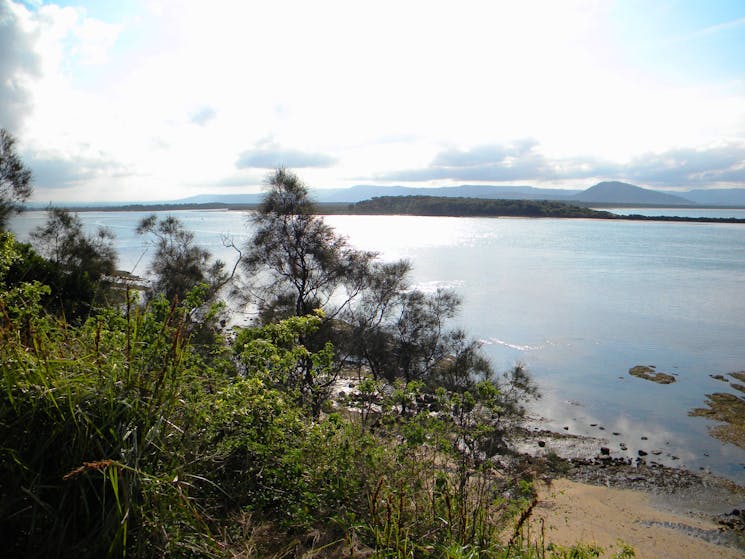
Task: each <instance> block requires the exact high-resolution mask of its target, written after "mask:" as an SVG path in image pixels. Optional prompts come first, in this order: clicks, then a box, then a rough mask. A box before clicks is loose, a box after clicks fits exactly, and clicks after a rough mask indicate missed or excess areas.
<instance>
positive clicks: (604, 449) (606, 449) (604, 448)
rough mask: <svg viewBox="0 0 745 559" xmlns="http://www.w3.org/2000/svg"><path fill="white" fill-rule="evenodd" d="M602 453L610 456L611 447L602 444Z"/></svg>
mask: <svg viewBox="0 0 745 559" xmlns="http://www.w3.org/2000/svg"><path fill="white" fill-rule="evenodd" d="M600 454H602V455H603V456H608V455H609V454H610V448H608V447H607V446H601V447H600Z"/></svg>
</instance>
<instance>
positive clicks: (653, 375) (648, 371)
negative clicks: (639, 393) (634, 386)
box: [629, 365, 675, 384]
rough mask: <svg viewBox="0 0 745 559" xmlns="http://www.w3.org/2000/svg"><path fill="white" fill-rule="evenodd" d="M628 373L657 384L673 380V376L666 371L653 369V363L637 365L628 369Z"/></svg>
mask: <svg viewBox="0 0 745 559" xmlns="http://www.w3.org/2000/svg"><path fill="white" fill-rule="evenodd" d="M629 374H630V375H631V376H632V377H638V378H642V379H644V380H649V381H652V382H656V383H657V384H672V383H673V382H675V377H674V376H673V375H669V374H667V373H660V372H658V371H656V370H655V366H654V365H637V366H635V367H631V368H630V369H629Z"/></svg>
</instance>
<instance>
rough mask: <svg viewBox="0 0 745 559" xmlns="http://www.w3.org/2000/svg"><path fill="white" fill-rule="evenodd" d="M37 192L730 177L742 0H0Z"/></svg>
mask: <svg viewBox="0 0 745 559" xmlns="http://www.w3.org/2000/svg"><path fill="white" fill-rule="evenodd" d="M0 127H2V128H5V129H7V130H8V131H10V132H11V133H12V134H13V135H14V136H15V137H16V139H17V140H18V143H17V149H18V151H19V152H20V154H21V156H22V158H23V159H24V161H25V162H26V164H27V165H28V166H29V167H30V168H31V170H32V172H33V173H34V182H35V193H34V197H33V200H34V201H37V202H44V203H46V202H91V201H101V202H104V201H121V202H132V201H160V200H175V199H180V198H184V197H187V196H191V195H195V194H205V193H216V194H234V193H243V192H259V191H261V188H262V185H263V184H264V183H265V181H266V179H267V176H268V175H269V174H270V173H271V171H272V170H273V169H275V168H277V167H280V166H281V167H286V168H289V169H292V170H293V171H295V172H296V173H297V174H298V175H299V176H300V177H301V178H302V179H303V180H304V181H305V182H306V184H308V185H309V186H310V187H312V188H339V187H347V186H352V185H357V184H376V185H407V186H450V185H458V184H493V185H529V186H538V187H544V188H546V187H548V188H553V187H555V188H587V187H590V186H592V185H593V184H595V183H597V182H599V181H602V180H623V181H626V182H630V183H633V184H636V185H639V186H643V187H648V188H655V189H659V190H669V191H681V190H687V189H694V188H731V187H745V2H743V1H742V0H732V1H724V0H707V1H706V2H703V1H699V0H618V1H612V0H606V1H592V0H562V1H560V2H557V1H555V0H519V1H518V0H515V1H507V0H503V1H498V0H483V1H469V0H459V1H458V2H455V1H449V2H441V1H438V0H428V1H418V0H408V1H403V0H395V1H388V0H376V1H375V2H350V1H348V0H339V1H326V0H314V1H312V2H308V1H307V0H306V1H283V0H273V1H271V2H259V1H248V0H236V1H229V0H211V1H210V2H205V1H203V0H200V1H190V0H149V1H146V0H142V1H138V0H77V1H76V0H65V1H58V2H47V1H41V0H26V1H12V0H0Z"/></svg>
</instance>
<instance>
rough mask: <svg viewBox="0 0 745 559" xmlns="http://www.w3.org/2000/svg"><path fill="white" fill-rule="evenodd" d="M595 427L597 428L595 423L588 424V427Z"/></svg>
mask: <svg viewBox="0 0 745 559" xmlns="http://www.w3.org/2000/svg"><path fill="white" fill-rule="evenodd" d="M597 426H598V424H597V423H590V427H597Z"/></svg>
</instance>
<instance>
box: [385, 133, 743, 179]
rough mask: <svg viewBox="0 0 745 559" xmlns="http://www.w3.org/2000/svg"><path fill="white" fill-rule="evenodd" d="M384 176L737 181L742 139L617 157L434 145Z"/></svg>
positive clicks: (521, 144) (528, 146) (533, 147)
mask: <svg viewBox="0 0 745 559" xmlns="http://www.w3.org/2000/svg"><path fill="white" fill-rule="evenodd" d="M377 178H378V179H382V180H387V181H407V182H428V181H441V180H449V181H475V182H508V181H519V182H526V181H527V182H546V181H568V180H583V179H588V178H610V179H623V180H629V181H633V182H638V183H641V184H645V185H650V186H659V187H680V186H702V187H703V186H714V185H715V186H722V185H737V186H741V185H742V184H743V183H744V182H745V143H742V142H728V143H722V144H719V145H716V146H706V147H699V148H672V149H669V150H666V151H662V152H659V153H652V152H650V153H644V154H641V155H638V156H636V157H633V158H632V159H630V160H629V161H627V162H624V163H618V162H613V161H610V160H605V159H601V158H597V157H593V156H585V157H582V156H576V157H572V158H549V157H546V156H545V155H543V154H542V153H541V152H540V145H539V144H538V142H536V141H535V140H532V139H527V140H520V141H518V142H515V143H512V144H488V145H479V146H474V147H472V148H469V149H446V150H443V151H440V152H439V153H437V154H436V155H435V157H434V158H433V159H432V161H431V163H430V164H429V165H427V166H426V167H422V168H418V169H404V170H400V171H394V172H391V173H385V174H382V175H379V176H378V177H377Z"/></svg>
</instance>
